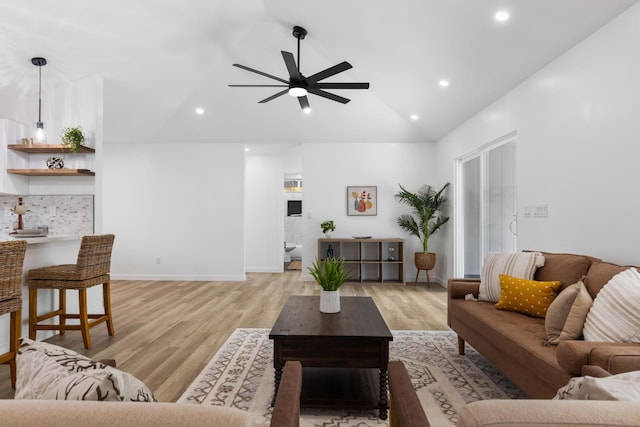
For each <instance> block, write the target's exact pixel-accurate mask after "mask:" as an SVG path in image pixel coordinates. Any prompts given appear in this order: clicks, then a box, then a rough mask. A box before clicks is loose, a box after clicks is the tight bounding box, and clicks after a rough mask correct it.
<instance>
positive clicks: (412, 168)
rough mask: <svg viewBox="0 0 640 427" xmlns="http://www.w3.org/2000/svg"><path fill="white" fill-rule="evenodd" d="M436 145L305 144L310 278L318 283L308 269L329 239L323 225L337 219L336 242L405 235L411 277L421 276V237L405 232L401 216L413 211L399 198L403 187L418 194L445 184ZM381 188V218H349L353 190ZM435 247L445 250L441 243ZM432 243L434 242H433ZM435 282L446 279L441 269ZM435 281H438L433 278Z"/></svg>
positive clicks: (306, 277) (305, 251)
mask: <svg viewBox="0 0 640 427" xmlns="http://www.w3.org/2000/svg"><path fill="white" fill-rule="evenodd" d="M434 154H435V145H434V144H432V143H416V144H366V143H352V144H342V143H340V144H337V143H319V144H304V146H303V165H304V171H303V173H304V204H303V214H304V216H305V226H304V248H303V257H302V261H303V271H302V276H303V279H304V280H313V279H312V278H311V276H310V275H309V274H308V273H307V270H306V268H307V267H308V266H310V265H311V263H312V262H313V260H314V259H315V258H316V255H317V248H318V244H317V239H318V238H321V237H323V236H322V229H321V228H320V223H322V222H323V221H324V220H327V219H332V220H334V222H335V225H336V230H335V231H334V233H333V237H334V238H350V237H352V236H363V235H370V236H373V237H400V238H404V239H406V240H407V248H406V250H405V257H406V259H407V263H406V264H405V275H406V278H407V279H409V280H413V279H414V278H415V273H416V270H415V267H414V265H413V253H414V252H415V251H418V250H421V249H420V248H421V246H420V242H419V241H418V239H417V238H415V237H412V236H409V235H407V234H405V233H404V232H403V231H402V230H401V229H400V228H399V227H398V226H397V225H396V218H397V217H398V215H400V214H401V213H404V212H407V208H406V207H404V206H402V205H400V204H399V203H398V202H397V201H396V200H395V198H394V194H396V193H397V192H398V190H399V187H398V184H402V185H403V186H405V187H406V188H408V189H411V190H417V189H418V188H419V187H420V186H421V185H423V184H431V185H434V186H437V187H439V186H441V185H442V184H444V182H443V180H442V179H440V178H438V177H437V175H436V171H435V166H436V160H435V156H434ZM349 185H375V186H377V187H378V188H377V192H378V214H377V215H376V216H347V194H346V193H347V188H346V187H347V186H349ZM433 242H434V243H433V245H430V247H432V248H433V250H434V251H436V252H438V251H439V246H438V244H437V243H436V240H435V239H434V240H433ZM430 243H431V240H430ZM432 278H433V279H437V278H440V279H441V277H440V275H439V274H438V271H437V270H436V272H435V274H433V275H432ZM433 279H432V280H433Z"/></svg>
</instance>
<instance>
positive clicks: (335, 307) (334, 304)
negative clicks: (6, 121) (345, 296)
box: [320, 289, 340, 313]
mask: <svg viewBox="0 0 640 427" xmlns="http://www.w3.org/2000/svg"><path fill="white" fill-rule="evenodd" d="M339 311H340V290H337V291H325V290H324V289H323V290H321V291H320V312H321V313H338V312H339Z"/></svg>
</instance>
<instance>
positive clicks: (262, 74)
mask: <svg viewBox="0 0 640 427" xmlns="http://www.w3.org/2000/svg"><path fill="white" fill-rule="evenodd" d="M233 66H234V67H238V68H242V69H243V70H247V71H251V72H252V73H256V74H260V75H261V76H265V77H269V78H270V79H274V80H277V81H279V82H282V83H286V84H287V85H288V84H289V81H288V80H285V79H281V78H280V77H276V76H272V75H271V74H267V73H263V72H262V71H258V70H254V69H253V68H249V67H245V66H244V65H240V64H233Z"/></svg>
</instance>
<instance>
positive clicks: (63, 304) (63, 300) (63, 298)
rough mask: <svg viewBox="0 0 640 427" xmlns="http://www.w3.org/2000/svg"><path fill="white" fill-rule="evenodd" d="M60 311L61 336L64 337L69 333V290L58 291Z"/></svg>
mask: <svg viewBox="0 0 640 427" xmlns="http://www.w3.org/2000/svg"><path fill="white" fill-rule="evenodd" d="M58 310H60V315H59V316H58V317H59V318H60V322H59V324H60V329H59V331H60V335H64V334H65V332H67V329H66V326H67V290H66V289H58Z"/></svg>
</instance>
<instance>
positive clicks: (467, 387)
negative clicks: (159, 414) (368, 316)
mask: <svg viewBox="0 0 640 427" xmlns="http://www.w3.org/2000/svg"><path fill="white" fill-rule="evenodd" d="M392 333H393V341H392V342H391V344H390V347H389V351H390V358H391V360H402V361H403V362H404V364H405V366H406V367H407V371H408V372H409V376H410V377H411V380H412V382H413V385H414V387H415V388H416V390H417V393H418V396H419V397H420V402H421V403H422V406H423V408H424V409H425V412H426V413H427V417H428V418H429V422H430V423H431V425H432V426H434V427H439V426H454V425H455V424H456V422H457V421H458V410H459V409H460V408H462V407H463V406H464V405H465V404H467V403H469V402H473V401H476V400H482V399H509V398H525V395H524V393H523V392H522V391H520V390H519V389H518V388H517V387H516V386H514V385H513V384H512V383H511V382H510V381H509V380H508V379H506V378H505V377H504V376H503V375H502V374H501V373H500V372H498V371H497V370H496V369H495V368H494V367H493V366H492V365H491V364H490V363H489V362H488V361H487V360H486V359H485V358H484V357H483V356H481V355H480V354H479V353H478V352H476V351H475V350H474V349H472V348H471V347H469V346H468V345H467V351H466V355H465V356H460V355H458V350H457V349H458V342H457V338H456V334H455V333H453V332H446V331H392ZM272 395H273V342H272V341H271V340H270V339H269V329H236V330H235V332H234V333H233V334H232V335H231V336H230V337H229V339H228V340H227V342H226V343H225V344H224V346H223V347H222V348H221V349H220V351H219V352H218V353H217V354H216V355H215V356H214V357H213V359H212V360H211V362H209V364H208V365H207V366H206V368H205V369H204V370H203V371H202V372H201V373H200V375H198V377H197V378H196V379H195V381H193V383H192V384H191V385H190V386H189V388H188V389H187V390H186V391H185V393H184V394H183V395H182V396H181V397H180V399H178V402H180V403H199V404H204V405H215V406H229V407H233V408H239V409H242V410H244V411H249V412H250V413H251V414H252V416H253V418H254V419H255V420H256V425H268V424H269V420H270V418H271V409H272V408H271V407H270V403H271V398H272ZM300 425H301V426H304V427H311V426H323V427H331V426H335V427H347V426H357V427H364V426H386V425H388V424H387V422H386V421H382V420H380V419H379V418H378V417H377V411H328V410H322V411H320V410H307V409H302V413H301V420H300Z"/></svg>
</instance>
